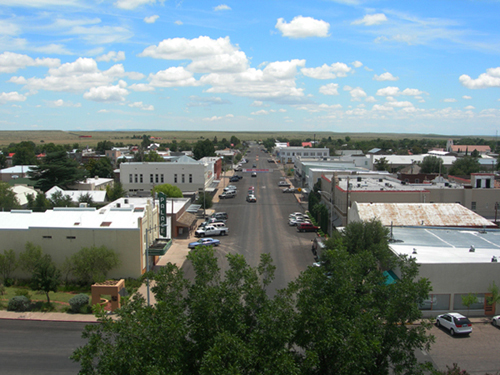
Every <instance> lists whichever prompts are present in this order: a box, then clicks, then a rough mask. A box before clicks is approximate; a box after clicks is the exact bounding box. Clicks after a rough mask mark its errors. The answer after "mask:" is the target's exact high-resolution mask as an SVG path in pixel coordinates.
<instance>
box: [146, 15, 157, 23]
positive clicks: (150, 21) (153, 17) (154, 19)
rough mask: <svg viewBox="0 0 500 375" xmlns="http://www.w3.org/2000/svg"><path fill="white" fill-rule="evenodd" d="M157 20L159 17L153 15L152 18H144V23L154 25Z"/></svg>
mask: <svg viewBox="0 0 500 375" xmlns="http://www.w3.org/2000/svg"><path fill="white" fill-rule="evenodd" d="M158 18H160V16H159V15H157V14H155V15H154V16H150V17H144V22H146V23H155V22H156V20H157V19H158Z"/></svg>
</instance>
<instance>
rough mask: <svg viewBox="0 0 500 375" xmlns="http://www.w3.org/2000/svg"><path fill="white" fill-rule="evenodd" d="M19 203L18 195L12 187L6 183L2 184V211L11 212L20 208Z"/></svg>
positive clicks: (0, 186)
mask: <svg viewBox="0 0 500 375" xmlns="http://www.w3.org/2000/svg"><path fill="white" fill-rule="evenodd" d="M19 207H20V205H19V201H18V200H17V197H16V193H14V191H12V188H11V187H10V185H9V184H8V183H6V182H0V209H2V210H4V211H10V210H12V209H13V208H19Z"/></svg>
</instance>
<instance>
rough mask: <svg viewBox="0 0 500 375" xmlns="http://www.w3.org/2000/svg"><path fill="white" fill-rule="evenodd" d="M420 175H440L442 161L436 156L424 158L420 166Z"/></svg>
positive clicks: (442, 170)
mask: <svg viewBox="0 0 500 375" xmlns="http://www.w3.org/2000/svg"><path fill="white" fill-rule="evenodd" d="M420 172H421V173H440V172H444V168H443V159H441V158H438V157H437V156H425V157H424V159H423V160H422V163H421V164H420Z"/></svg>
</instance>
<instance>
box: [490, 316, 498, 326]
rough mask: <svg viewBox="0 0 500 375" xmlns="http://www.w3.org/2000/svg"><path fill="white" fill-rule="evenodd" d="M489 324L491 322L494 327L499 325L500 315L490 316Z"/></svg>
mask: <svg viewBox="0 0 500 375" xmlns="http://www.w3.org/2000/svg"><path fill="white" fill-rule="evenodd" d="M491 324H493V325H494V326H495V327H500V315H495V316H494V317H493V318H491Z"/></svg>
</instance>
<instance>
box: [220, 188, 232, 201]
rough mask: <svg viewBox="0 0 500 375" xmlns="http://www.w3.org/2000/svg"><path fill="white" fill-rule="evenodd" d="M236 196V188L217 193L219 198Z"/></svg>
mask: <svg viewBox="0 0 500 375" xmlns="http://www.w3.org/2000/svg"><path fill="white" fill-rule="evenodd" d="M234 197H236V190H228V191H225V192H223V193H222V194H219V199H228V198H234Z"/></svg>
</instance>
